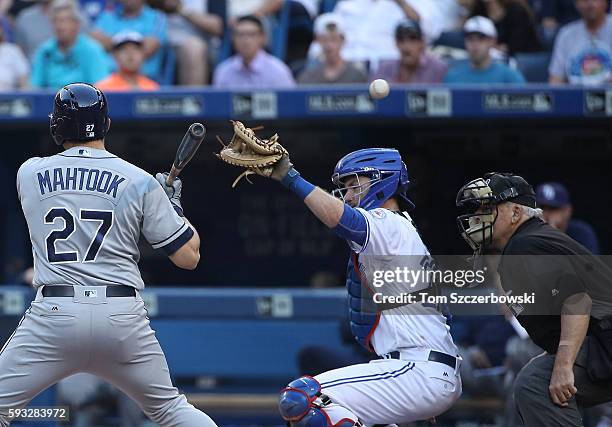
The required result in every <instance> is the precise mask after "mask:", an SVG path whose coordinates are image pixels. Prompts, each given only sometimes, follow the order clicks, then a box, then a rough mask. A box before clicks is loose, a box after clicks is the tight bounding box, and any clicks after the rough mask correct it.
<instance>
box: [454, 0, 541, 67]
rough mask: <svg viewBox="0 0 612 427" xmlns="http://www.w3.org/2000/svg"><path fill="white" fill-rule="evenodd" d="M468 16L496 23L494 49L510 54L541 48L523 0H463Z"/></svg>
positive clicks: (531, 14)
mask: <svg viewBox="0 0 612 427" xmlns="http://www.w3.org/2000/svg"><path fill="white" fill-rule="evenodd" d="M462 2H463V3H464V5H467V6H468V10H469V16H470V17H473V16H486V17H488V18H489V19H491V20H492V21H493V22H494V23H495V28H496V30H497V46H496V47H497V48H498V49H499V50H501V51H502V52H504V53H506V54H508V55H510V56H512V55H514V54H515V53H519V52H535V51H538V50H541V46H540V41H539V38H538V32H537V29H536V22H535V17H534V15H533V13H532V11H531V10H530V9H529V6H528V5H527V4H525V3H524V0H462Z"/></svg>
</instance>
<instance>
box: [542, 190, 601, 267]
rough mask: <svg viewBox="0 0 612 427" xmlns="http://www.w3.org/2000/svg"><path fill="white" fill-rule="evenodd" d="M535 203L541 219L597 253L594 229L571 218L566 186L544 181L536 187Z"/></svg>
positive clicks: (570, 206)
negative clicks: (540, 212)
mask: <svg viewBox="0 0 612 427" xmlns="http://www.w3.org/2000/svg"><path fill="white" fill-rule="evenodd" d="M536 203H537V205H538V207H539V208H541V209H542V211H543V219H544V221H546V222H547V223H549V224H550V225H552V226H553V227H555V228H557V229H559V230H561V231H563V232H565V233H566V234H567V235H568V236H570V237H571V238H572V239H574V240H575V241H577V242H578V243H580V244H581V245H582V246H584V247H585V248H587V249H588V250H589V251H591V252H592V253H593V254H595V255H598V254H599V241H598V239H597V235H596V234H595V230H593V227H591V225H590V224H588V223H587V222H585V221H581V220H579V219H572V213H573V207H572V203H571V201H570V195H569V192H568V191H567V188H565V186H564V185H563V184H561V183H558V182H545V183H543V184H540V185H538V187H537V188H536Z"/></svg>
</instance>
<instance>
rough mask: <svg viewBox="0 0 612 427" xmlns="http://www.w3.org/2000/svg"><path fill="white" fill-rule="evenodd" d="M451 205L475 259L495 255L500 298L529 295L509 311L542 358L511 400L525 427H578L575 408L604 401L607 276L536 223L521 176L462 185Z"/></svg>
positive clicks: (609, 320) (611, 275)
mask: <svg viewBox="0 0 612 427" xmlns="http://www.w3.org/2000/svg"><path fill="white" fill-rule="evenodd" d="M457 206H459V207H461V208H464V209H466V210H467V211H468V212H467V213H466V214H464V215H461V216H459V217H458V218H457V222H458V224H459V228H460V231H461V234H462V236H463V238H464V239H465V240H466V241H467V242H468V244H469V245H470V246H471V247H472V249H474V251H475V252H476V254H477V255H478V254H482V253H485V252H495V251H497V252H499V251H501V254H502V256H501V261H500V263H499V266H498V273H499V276H500V282H501V287H502V288H503V289H502V291H503V292H504V293H505V294H506V295H515V296H518V295H523V294H527V295H532V294H533V295H534V298H533V299H534V302H533V303H531V304H527V303H525V304H516V303H515V304H510V305H509V308H510V309H511V311H512V312H513V314H514V315H515V316H516V317H517V319H518V320H519V322H520V323H521V325H522V326H523V327H524V328H525V329H526V330H527V332H528V333H529V336H530V337H531V339H532V340H533V341H534V342H535V343H536V344H537V345H539V346H540V347H542V348H543V349H544V350H546V352H545V353H543V354H542V355H540V356H538V357H536V358H534V359H533V360H531V361H530V362H529V363H528V364H527V365H526V366H525V367H524V368H523V369H522V370H521V372H520V373H519V374H518V376H517V378H516V382H515V384H514V398H515V401H516V404H517V407H518V412H519V414H520V416H521V418H522V420H523V423H524V424H525V425H526V426H528V427H532V426H563V427H568V426H582V417H581V414H580V410H581V409H582V408H584V407H589V406H593V405H597V404H600V403H604V402H608V401H612V270H611V269H610V268H609V267H608V266H606V265H605V264H604V263H603V262H602V261H601V260H600V259H599V258H597V257H595V256H593V255H592V254H591V253H590V252H589V251H588V250H587V249H586V248H585V247H583V246H582V245H580V244H579V243H577V242H576V241H574V240H572V239H571V238H569V237H568V236H567V235H566V234H565V233H563V232H561V231H559V230H557V229H555V228H553V227H551V226H549V225H548V224H547V223H545V222H544V221H542V220H541V219H540V216H541V210H540V209H536V199H535V193H534V191H533V189H532V187H531V186H530V185H529V184H528V183H527V181H525V180H524V179H523V178H522V177H520V176H516V175H513V174H506V173H489V174H486V175H485V176H484V177H483V178H478V179H475V180H473V181H470V182H469V183H467V184H466V185H464V186H463V187H462V188H461V189H460V190H459V193H458V194H457Z"/></svg>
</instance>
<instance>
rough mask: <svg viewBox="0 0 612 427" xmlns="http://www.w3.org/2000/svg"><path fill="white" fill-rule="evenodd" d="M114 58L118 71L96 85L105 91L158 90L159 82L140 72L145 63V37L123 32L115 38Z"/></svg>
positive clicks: (135, 33)
mask: <svg viewBox="0 0 612 427" xmlns="http://www.w3.org/2000/svg"><path fill="white" fill-rule="evenodd" d="M113 56H114V57H115V62H116V63H117V71H116V72H114V73H113V74H111V75H110V76H108V77H107V78H106V79H104V80H102V81H100V82H98V83H96V86H97V87H98V88H99V89H102V90H104V91H130V90H156V89H158V88H159V84H157V82H155V81H153V80H151V79H150V78H148V77H147V76H145V75H143V74H142V73H141V72H140V67H141V66H142V63H143V62H144V48H143V37H142V35H141V34H140V33H137V32H135V31H122V32H120V33H117V34H115V35H114V36H113Z"/></svg>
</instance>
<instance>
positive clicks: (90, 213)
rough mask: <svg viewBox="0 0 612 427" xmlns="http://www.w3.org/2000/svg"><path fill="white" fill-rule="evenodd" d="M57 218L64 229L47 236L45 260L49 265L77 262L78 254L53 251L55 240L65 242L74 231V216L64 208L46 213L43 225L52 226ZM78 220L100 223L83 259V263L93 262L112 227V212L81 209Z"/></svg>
mask: <svg viewBox="0 0 612 427" xmlns="http://www.w3.org/2000/svg"><path fill="white" fill-rule="evenodd" d="M58 218H61V219H63V220H64V228H63V229H61V230H54V231H52V232H51V233H50V234H49V235H48V236H47V239H46V243H47V260H48V261H49V262H50V263H58V262H75V261H78V260H79V254H78V253H77V252H57V250H56V249H55V242H56V241H57V240H67V239H68V238H69V237H70V236H71V235H72V233H74V230H75V220H74V216H73V215H72V214H71V213H70V212H69V211H68V209H66V208H53V209H51V210H50V211H49V212H47V215H45V224H54V223H55V220H56V219H58ZM80 219H81V221H99V222H100V227H99V228H98V231H97V232H96V235H95V236H94V237H93V240H92V241H91V243H90V244H89V248H88V249H87V254H86V255H85V259H84V262H88V261H95V260H96V255H98V252H99V251H100V248H101V247H102V243H104V238H105V237H106V234H107V233H108V231H109V230H110V229H111V227H112V226H113V212H112V211H97V210H85V209H81V211H80Z"/></svg>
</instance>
